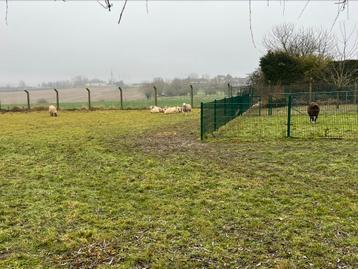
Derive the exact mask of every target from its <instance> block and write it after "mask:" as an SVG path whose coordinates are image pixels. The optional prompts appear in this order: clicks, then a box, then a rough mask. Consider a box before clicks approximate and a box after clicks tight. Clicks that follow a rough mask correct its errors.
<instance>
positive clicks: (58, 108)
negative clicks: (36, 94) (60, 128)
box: [53, 89, 60, 110]
mask: <svg viewBox="0 0 358 269" xmlns="http://www.w3.org/2000/svg"><path fill="white" fill-rule="evenodd" d="M53 90H54V91H55V93H56V108H57V110H60V99H59V97H58V90H57V89H53Z"/></svg>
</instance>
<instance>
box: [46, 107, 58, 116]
mask: <svg viewBox="0 0 358 269" xmlns="http://www.w3.org/2000/svg"><path fill="white" fill-rule="evenodd" d="M48 112H49V113H50V116H51V117H57V109H56V107H55V106H53V105H50V106H49V107H48Z"/></svg>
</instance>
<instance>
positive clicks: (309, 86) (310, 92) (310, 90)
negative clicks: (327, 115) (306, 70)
mask: <svg viewBox="0 0 358 269" xmlns="http://www.w3.org/2000/svg"><path fill="white" fill-rule="evenodd" d="M308 92H309V96H308V99H309V100H308V101H309V103H311V102H312V78H310V82H309V84H308Z"/></svg>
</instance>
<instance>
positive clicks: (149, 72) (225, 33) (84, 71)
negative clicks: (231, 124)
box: [0, 0, 358, 85]
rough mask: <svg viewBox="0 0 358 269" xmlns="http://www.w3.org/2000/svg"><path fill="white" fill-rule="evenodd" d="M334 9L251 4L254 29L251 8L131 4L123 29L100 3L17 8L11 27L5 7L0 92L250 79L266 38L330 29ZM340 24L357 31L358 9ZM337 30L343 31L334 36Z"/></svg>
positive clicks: (0, 28)
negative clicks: (83, 84)
mask: <svg viewBox="0 0 358 269" xmlns="http://www.w3.org/2000/svg"><path fill="white" fill-rule="evenodd" d="M334 2H336V1H333V2H332V1H328V2H327V1H324V2H323V1H313V2H312V1H311V2H310V3H309V5H308V8H307V9H306V10H305V12H304V14H303V16H302V17H301V18H298V17H299V14H300V13H301V10H302V9H303V7H304V6H305V4H306V1H286V3H285V8H284V7H283V4H282V3H283V2H282V1H272V0H270V2H269V6H267V1H254V2H253V3H252V26H253V34H254V38H255V41H256V43H257V48H255V47H254V46H253V43H252V42H251V38H250V29H249V2H248V1H229V2H223V1H207V2H204V1H178V2H174V1H150V0H149V14H147V12H146V4H145V2H144V1H131V0H129V2H128V5H127V9H126V11H125V14H124V18H123V21H122V23H121V24H120V25H118V24H117V20H118V17H119V13H120V8H121V5H122V2H114V7H113V10H112V12H108V11H106V10H105V9H103V8H102V7H101V6H100V5H99V4H98V3H97V2H96V1H72V2H71V1H67V2H62V1H57V2H54V1H37V2H36V1H11V0H9V14H8V25H6V24H5V2H4V1H2V2H0V85H5V84H7V83H12V84H15V85H16V84H17V83H18V81H19V80H24V81H26V82H27V83H29V84H33V85H34V84H37V83H39V82H41V81H50V80H61V79H70V78H72V77H74V76H76V75H83V76H87V77H90V78H92V77H98V78H102V79H106V80H107V79H108V78H109V77H110V72H111V70H112V71H113V74H114V78H116V79H122V80H124V81H125V82H140V81H144V80H150V79H152V78H153V77H163V78H167V79H170V78H174V77H185V76H187V75H189V74H190V73H197V74H208V75H210V76H213V75H216V74H227V73H230V74H232V75H234V76H242V77H244V76H246V75H247V74H248V73H250V72H252V71H253V70H254V69H255V68H256V67H257V66H258V60H259V57H260V56H262V54H263V53H264V49H263V47H262V38H263V36H264V35H265V33H267V32H268V31H270V29H271V28H272V26H274V25H276V24H280V23H283V22H291V23H296V24H297V25H305V26H318V27H319V26H323V27H325V28H326V29H330V28H331V25H332V23H333V21H334V18H335V16H336V14H337V5H335V4H334ZM350 2H351V3H350V6H349V12H350V16H349V18H347V14H346V13H344V14H342V15H341V17H340V19H339V21H341V20H344V21H346V22H347V25H348V28H349V29H352V28H353V27H354V26H355V25H356V23H357V16H356V15H355V14H358V13H357V12H358V3H357V2H354V1H350ZM338 29H339V27H338V23H337V24H336V26H335V28H334V29H333V31H335V32H337V31H338Z"/></svg>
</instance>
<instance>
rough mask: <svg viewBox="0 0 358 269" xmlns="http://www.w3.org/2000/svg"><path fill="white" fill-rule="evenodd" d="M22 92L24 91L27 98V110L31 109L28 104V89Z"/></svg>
mask: <svg viewBox="0 0 358 269" xmlns="http://www.w3.org/2000/svg"><path fill="white" fill-rule="evenodd" d="M24 92H25V93H26V99H27V110H29V111H30V110H31V106H30V93H29V91H28V90H24Z"/></svg>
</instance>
